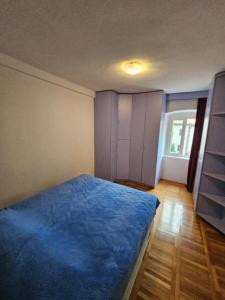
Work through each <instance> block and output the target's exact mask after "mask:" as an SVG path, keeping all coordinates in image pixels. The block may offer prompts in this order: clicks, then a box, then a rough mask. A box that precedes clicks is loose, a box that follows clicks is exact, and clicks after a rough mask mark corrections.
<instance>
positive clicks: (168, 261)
mask: <svg viewBox="0 0 225 300" xmlns="http://www.w3.org/2000/svg"><path fill="white" fill-rule="evenodd" d="M151 193H153V194H155V195H157V196H158V197H159V199H160V201H161V205H160V208H159V209H158V212H157V215H156V217H155V222H154V227H153V231H152V237H151V239H150V242H149V245H148V248H147V250H146V253H145V256H144V259H143V262H142V265H141V267H140V270H139V273H138V276H137V278H136V282H135V284H134V287H133V291H132V294H131V297H130V300H147V299H163V300H164V299H182V300H189V299H206V300H207V299H225V237H224V235H222V234H220V233H219V232H218V231H216V230H215V229H214V228H212V227H211V226H210V225H208V224H207V223H205V222H204V221H203V220H202V219H200V218H198V217H197V216H196V215H195V214H194V210H193V203H192V195H191V194H190V193H188V192H187V191H186V188H185V187H184V186H183V185H179V184H173V183H169V182H166V181H161V182H160V183H159V184H158V185H157V187H156V188H155V189H154V190H151Z"/></svg>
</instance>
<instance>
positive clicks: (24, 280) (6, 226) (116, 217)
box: [0, 175, 159, 300]
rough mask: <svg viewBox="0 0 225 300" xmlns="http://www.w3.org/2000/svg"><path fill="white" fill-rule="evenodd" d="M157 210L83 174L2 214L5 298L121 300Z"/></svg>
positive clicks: (0, 270)
mask: <svg viewBox="0 0 225 300" xmlns="http://www.w3.org/2000/svg"><path fill="white" fill-rule="evenodd" d="M158 204H159V202H158V199H157V198H156V197H155V196H153V195H150V194H148V193H144V192H141V191H137V190H134V189H131V188H128V187H125V186H120V185H117V184H115V183H111V182H108V181H105V180H102V179H98V178H95V177H92V176H88V175H81V176H79V177H76V178H74V179H72V180H69V181H67V182H65V183H63V184H61V185H58V186H56V187H54V188H52V189H50V190H48V191H46V192H44V193H41V194H39V195H36V196H33V197H31V198H29V199H26V200H24V201H23V202H20V203H19V204H16V205H14V206H11V207H9V208H6V209H2V210H1V211H0V295H1V299H4V300H25V299H26V300H28V299H29V300H48V299H49V300H50V299H54V300H62V299H63V300H67V299H68V300H69V299H70V300H71V299H73V300H74V299H79V300H89V299H91V300H98V299H99V300H100V299H102V300H103V299H104V300H107V299H116V300H118V299H121V298H122V296H123V293H124V291H125V288H126V285H127V283H128V281H129V276H130V274H131V272H132V269H133V267H134V264H135V262H136V259H137V257H138V254H139V251H140V249H141V246H142V243H143V240H144V238H145V236H146V233H147V230H148V228H149V225H150V223H151V221H152V219H153V217H154V213H155V210H156V207H157V205H158Z"/></svg>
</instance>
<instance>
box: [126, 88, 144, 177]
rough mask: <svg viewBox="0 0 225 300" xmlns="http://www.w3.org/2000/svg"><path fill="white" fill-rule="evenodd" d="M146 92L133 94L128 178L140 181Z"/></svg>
mask: <svg viewBox="0 0 225 300" xmlns="http://www.w3.org/2000/svg"><path fill="white" fill-rule="evenodd" d="M145 107H146V94H136V95H133V100H132V119H131V139H130V167H129V179H130V180H134V181H137V182H141V179H142V174H141V173H142V156H143V142H144V127H145Z"/></svg>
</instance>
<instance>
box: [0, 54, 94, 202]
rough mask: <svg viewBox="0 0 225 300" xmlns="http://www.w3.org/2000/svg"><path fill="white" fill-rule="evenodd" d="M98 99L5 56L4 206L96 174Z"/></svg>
mask: <svg viewBox="0 0 225 300" xmlns="http://www.w3.org/2000/svg"><path fill="white" fill-rule="evenodd" d="M93 98H94V92H93V91H91V90H88V89H86V88H83V87H81V86H78V85H76V84H73V83H70V82H67V81H65V80H63V79H60V78H58V77H56V76H53V75H51V74H48V73H46V72H43V71H40V70H38V69H36V68H33V67H31V66H29V65H27V64H24V63H22V62H19V61H17V60H14V59H12V58H10V57H8V56H5V55H3V54H0V206H5V205H8V204H9V203H12V202H16V201H18V200H20V199H23V198H24V197H27V196H30V195H33V194H35V193H38V192H40V191H43V190H45V189H46V188H49V187H51V186H54V185H56V184H58V183H61V182H63V181H65V180H67V179H69V178H72V177H74V176H77V175H79V174H80V173H88V174H93V173H94V105H93Z"/></svg>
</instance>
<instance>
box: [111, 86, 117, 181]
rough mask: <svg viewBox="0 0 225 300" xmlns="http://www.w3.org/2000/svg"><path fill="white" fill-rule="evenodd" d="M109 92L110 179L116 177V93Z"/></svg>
mask: <svg viewBox="0 0 225 300" xmlns="http://www.w3.org/2000/svg"><path fill="white" fill-rule="evenodd" d="M110 94H111V147H110V150H111V153H110V164H111V175H110V180H114V179H116V159H117V135H118V94H117V93H115V92H110Z"/></svg>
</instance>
